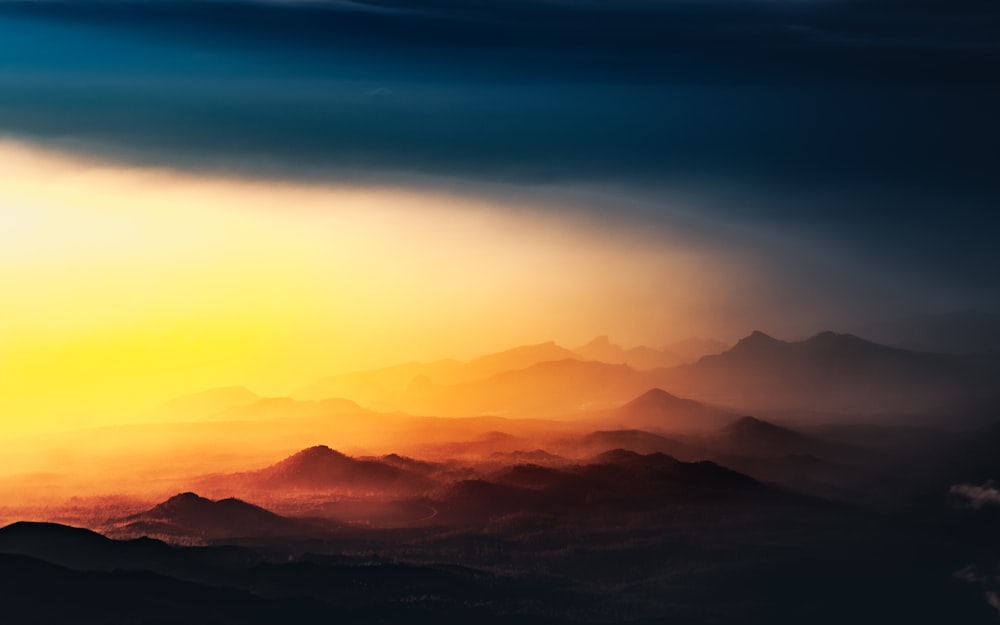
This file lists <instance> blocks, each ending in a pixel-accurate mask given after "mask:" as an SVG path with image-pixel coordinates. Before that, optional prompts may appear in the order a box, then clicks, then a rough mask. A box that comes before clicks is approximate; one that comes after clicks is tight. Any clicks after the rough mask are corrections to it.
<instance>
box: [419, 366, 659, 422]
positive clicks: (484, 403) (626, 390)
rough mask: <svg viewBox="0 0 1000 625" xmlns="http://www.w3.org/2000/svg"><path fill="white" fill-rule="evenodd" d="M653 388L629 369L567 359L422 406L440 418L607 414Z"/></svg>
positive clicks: (444, 393) (472, 385)
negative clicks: (478, 415) (574, 413)
mask: <svg viewBox="0 0 1000 625" xmlns="http://www.w3.org/2000/svg"><path fill="white" fill-rule="evenodd" d="M648 387H649V384H648V381H647V379H646V375H645V373H640V372H637V371H636V370H635V369H632V368H631V367H628V366H627V365H613V364H607V363H603V362H595V361H581V360H576V359H572V358H569V359H565V360H557V361H548V362H540V363H537V364H534V365H532V366H530V367H527V368H525V369H518V370H514V371H505V372H503V373H500V374H497V375H494V376H492V377H490V378H487V379H484V380H477V381H475V382H469V383H466V384H459V385H454V386H450V387H446V388H443V389H441V390H440V392H439V393H438V394H437V395H436V396H434V397H432V398H428V400H427V401H426V402H425V403H424V404H422V405H421V406H419V408H418V409H419V411H421V412H427V413H431V414H437V415H441V416H470V415H476V414H489V415H499V416H513V417H521V416H552V415H565V414H568V413H573V412H581V411H589V410H596V409H605V408H608V407H610V406H613V405H615V404H618V403H621V402H623V401H625V400H627V399H629V398H631V397H634V396H636V395H638V394H639V393H641V392H642V391H644V390H646V389H647V388H648Z"/></svg>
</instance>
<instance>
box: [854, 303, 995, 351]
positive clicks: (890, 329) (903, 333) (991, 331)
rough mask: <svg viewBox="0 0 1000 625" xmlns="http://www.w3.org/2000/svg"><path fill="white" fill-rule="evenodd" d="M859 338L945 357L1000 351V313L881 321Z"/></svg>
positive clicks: (971, 312) (968, 312) (870, 325)
mask: <svg viewBox="0 0 1000 625" xmlns="http://www.w3.org/2000/svg"><path fill="white" fill-rule="evenodd" d="M853 333H854V334H857V335H858V336H863V337H865V338H867V339H870V340H873V341H877V342H879V343H884V344H886V345H892V346H895V347H900V348H905V349H912V350H915V351H926V352H940V353H945V354H977V353H985V352H1000V314H996V313H987V312H980V311H975V310H963V311H956V312H951V313H943V314H930V315H914V316H910V317H903V318H900V319H889V320H885V321H877V322H873V323H868V324H866V325H863V326H860V327H858V328H856V329H855V330H854V331H853Z"/></svg>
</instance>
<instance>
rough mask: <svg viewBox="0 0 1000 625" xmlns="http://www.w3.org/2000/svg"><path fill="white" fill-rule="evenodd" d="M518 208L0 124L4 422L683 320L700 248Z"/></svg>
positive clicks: (661, 334) (699, 267)
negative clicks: (135, 152)
mask: <svg viewBox="0 0 1000 625" xmlns="http://www.w3.org/2000/svg"><path fill="white" fill-rule="evenodd" d="M527 201H528V200H525V202H527ZM527 208H528V207H527V206H525V205H523V204H515V203H514V201H513V200H511V199H509V198H504V197H502V196H498V197H493V198H491V197H489V196H483V197H476V196H470V195H468V194H465V195H462V194H458V193H442V192H435V191H429V190H423V189H408V188H403V187H399V188H369V187H346V186H323V185H317V184H311V185H307V184H292V183H288V182H269V181H250V180H241V179H236V178H218V177H207V176H199V175H192V174H187V173H182V172H168V171H164V170H153V169H138V168H130V167H126V166H122V165H116V164H112V163H108V162H102V161H92V160H83V159H81V158H79V157H72V156H63V155H59V154H55V153H52V152H48V151H42V150H38V149H35V148H30V147H27V146H25V145H23V144H16V143H10V142H7V143H4V144H3V145H2V146H0V223H2V225H3V228H2V229H0V237H2V241H3V244H2V251H0V255H2V256H0V258H2V263H3V270H4V271H3V275H4V291H5V302H6V305H5V306H4V307H3V309H2V312H0V317H2V318H0V321H2V324H0V328H2V329H0V333H2V336H0V339H2V344H3V346H4V350H5V357H4V359H3V360H2V364H0V367H2V371H0V375H2V379H3V381H4V392H3V393H2V395H0V406H2V411H3V414H5V415H7V417H6V418H7V419H8V422H7V425H6V426H5V432H7V433H8V434H13V433H19V432H30V431H38V430H44V429H51V428H62V427H75V426H80V425H94V424H101V423H109V422H123V421H128V420H130V419H135V418H138V417H139V416H140V415H141V413H142V412H144V411H146V410H148V409H149V408H151V407H154V406H156V405H158V404H159V403H162V402H164V401H166V400H167V399H170V398H171V397H173V396H175V395H179V394H183V393H186V392H193V391H196V390H199V389H201V388H207V387H212V386H223V385H227V384H245V385H248V386H250V387H252V388H253V389H255V390H257V391H258V392H261V393H265V394H278V395H280V394H287V393H289V392H291V391H292V390H294V389H295V388H298V387H300V386H304V385H305V384H308V383H310V382H312V381H313V380H314V379H316V378H319V377H321V376H324V375H330V374H334V373H340V372H344V371H349V370H356V369H363V368H371V367H375V366H384V365H388V364H393V363H395V362H402V361H406V360H435V359H438V358H444V357H458V358H468V357H471V356H473V355H476V354H479V353H483V352H485V351H489V350H491V349H493V350H496V349H501V348H504V347H506V346H508V345H511V344H517V343H518V342H532V341H538V342H541V341H545V340H551V339H557V340H560V341H563V342H565V343H567V344H571V345H572V344H577V343H583V342H585V341H586V340H587V339H589V338H591V337H592V336H594V335H596V334H599V333H602V332H604V331H606V330H611V331H614V330H619V333H618V336H622V338H626V339H631V340H637V339H639V337H643V336H645V337H652V338H653V339H654V340H660V341H662V342H666V341H667V340H670V339H674V338H681V337H685V336H688V335H690V334H692V332H691V328H692V325H693V324H691V323H689V322H688V321H686V319H687V318H688V317H687V316H686V315H684V312H685V310H686V309H688V310H689V309H691V308H692V307H695V306H698V305H699V304H700V303H701V302H700V297H699V296H700V289H702V288H703V287H702V286H701V285H703V284H705V283H706V282H709V281H710V280H711V279H710V276H712V271H713V268H712V265H711V264H709V263H708V262H707V261H704V260H700V259H699V258H698V257H697V256H696V255H695V254H694V253H693V252H691V251H689V250H686V249H684V248H673V247H672V246H669V245H668V246H661V247H657V246H656V244H657V243H658V242H659V241H658V239H657V237H656V235H649V234H645V235H639V234H637V233H634V232H628V231H622V230H617V231H609V230H605V229H604V228H605V226H603V225H602V224H600V223H596V224H594V223H591V224H587V223H583V222H580V221H579V220H574V219H572V218H570V217H560V216H559V213H558V211H557V210H556V208H557V206H549V207H546V206H545V205H542V206H541V207H540V210H538V211H528V210H527ZM536 208H537V207H536ZM717 280H718V277H716V281H715V284H719V282H718V281H717ZM53 389H59V391H58V392H53Z"/></svg>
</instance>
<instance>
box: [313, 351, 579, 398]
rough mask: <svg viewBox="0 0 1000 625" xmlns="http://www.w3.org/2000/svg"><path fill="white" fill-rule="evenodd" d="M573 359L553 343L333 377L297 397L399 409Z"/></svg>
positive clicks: (320, 381)
mask: <svg viewBox="0 0 1000 625" xmlns="http://www.w3.org/2000/svg"><path fill="white" fill-rule="evenodd" d="M573 356H574V354H573V352H571V351H569V350H567V349H565V348H563V347H559V346H558V345H556V344H555V343H553V342H551V341H550V342H547V343H538V344H536V345H524V346H521V347H515V348H513V349H508V350H505V351H502V352H497V353H494V354H487V355H485V356H480V357H479V358H476V359H474V360H471V361H469V362H467V363H463V362H459V361H457V360H440V361H437V362H431V363H406V364H402V365H396V366H393V367H386V368H383V369H375V370H371V371H359V372H354V373H347V374H343V375H337V376H331V377H328V378H324V379H322V380H319V381H318V382H316V383H314V384H311V385H309V386H307V387H305V388H303V389H301V390H299V391H297V392H296V393H294V397H295V398H297V399H309V400H317V399H325V398H327V397H348V398H351V399H353V400H355V401H359V402H361V403H363V404H364V405H366V406H368V407H371V408H376V409H388V410H397V409H401V408H402V407H403V406H407V405H412V404H413V403H414V400H415V398H416V399H419V398H421V397H422V396H423V394H424V393H426V392H433V391H434V389H435V388H437V387H439V386H448V385H455V384H463V383H467V382H472V381H474V380H480V379H485V378H489V377H491V376H494V375H497V374H499V373H502V372H504V371H510V370H515V369H524V368H526V367H530V366H532V365H535V364H537V363H540V362H546V361H550V360H563V359H566V358H572V357H573Z"/></svg>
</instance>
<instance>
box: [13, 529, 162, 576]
mask: <svg viewBox="0 0 1000 625" xmlns="http://www.w3.org/2000/svg"><path fill="white" fill-rule="evenodd" d="M0 553H16V554H22V555H26V556H31V557H33V558H38V559H40V560H45V561H46V562H51V563H53V564H58V565H60V566H68V567H71V568H83V569H88V570H107V571H110V570H114V569H118V568H132V569H142V568H149V567H150V566H151V563H159V562H161V561H164V560H170V559H172V557H173V556H174V555H175V552H174V550H173V549H171V548H170V547H169V546H167V545H166V544H165V543H163V542H160V541H158V540H152V539H148V538H139V539H136V540H127V541H118V540H111V539H110V538H107V537H105V536H103V535H101V534H98V533H97V532H93V531H90V530H88V529H83V528H79V527H70V526H68V525H61V524H58V523H37V522H29V521H19V522H17V523H12V524H10V525H8V526H6V527H3V528H0Z"/></svg>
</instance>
